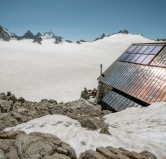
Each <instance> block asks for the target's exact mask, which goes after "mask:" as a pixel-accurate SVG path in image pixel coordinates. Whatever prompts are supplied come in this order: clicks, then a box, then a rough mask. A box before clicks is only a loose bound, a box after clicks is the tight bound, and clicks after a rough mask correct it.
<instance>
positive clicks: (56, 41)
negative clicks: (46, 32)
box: [54, 36, 63, 44]
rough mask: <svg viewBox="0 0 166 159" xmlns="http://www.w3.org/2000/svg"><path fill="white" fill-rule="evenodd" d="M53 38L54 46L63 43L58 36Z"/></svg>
mask: <svg viewBox="0 0 166 159" xmlns="http://www.w3.org/2000/svg"><path fill="white" fill-rule="evenodd" d="M54 38H55V44H60V43H62V41H63V38H62V37H60V36H55V37H54Z"/></svg>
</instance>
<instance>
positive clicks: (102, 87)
mask: <svg viewBox="0 0 166 159" xmlns="http://www.w3.org/2000/svg"><path fill="white" fill-rule="evenodd" d="M111 90H112V87H111V86H109V85H106V84H105V83H103V82H99V85H98V88H97V96H96V99H95V102H96V103H101V100H102V99H103V98H104V97H105V96H106V95H107V94H108V93H109V92H110V91H111Z"/></svg>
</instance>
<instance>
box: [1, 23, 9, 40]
mask: <svg viewBox="0 0 166 159" xmlns="http://www.w3.org/2000/svg"><path fill="white" fill-rule="evenodd" d="M0 38H2V39H3V40H4V41H10V35H9V33H8V32H7V31H6V30H5V29H4V28H3V27H2V26H0Z"/></svg>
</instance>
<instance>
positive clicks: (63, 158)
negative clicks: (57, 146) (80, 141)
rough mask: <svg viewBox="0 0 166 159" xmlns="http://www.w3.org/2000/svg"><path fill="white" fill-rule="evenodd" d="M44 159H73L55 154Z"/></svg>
mask: <svg viewBox="0 0 166 159" xmlns="http://www.w3.org/2000/svg"><path fill="white" fill-rule="evenodd" d="M42 159H71V158H70V157H68V156H65V155H62V154H58V153H54V154H53V155H52V156H47V157H43V158H42Z"/></svg>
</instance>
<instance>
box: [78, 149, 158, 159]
mask: <svg viewBox="0 0 166 159" xmlns="http://www.w3.org/2000/svg"><path fill="white" fill-rule="evenodd" d="M109 158H110V159H157V158H156V157H155V156H154V155H153V154H152V153H150V152H148V151H143V152H141V153H137V152H133V151H131V152H130V151H127V150H124V149H121V148H114V147H111V146H108V147H106V148H103V147H99V148H97V149H96V151H93V150H87V151H85V152H84V153H82V154H81V156H80V159H109Z"/></svg>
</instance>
